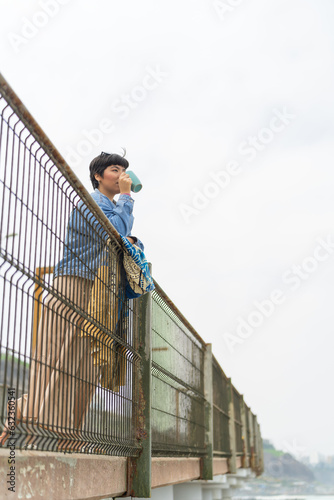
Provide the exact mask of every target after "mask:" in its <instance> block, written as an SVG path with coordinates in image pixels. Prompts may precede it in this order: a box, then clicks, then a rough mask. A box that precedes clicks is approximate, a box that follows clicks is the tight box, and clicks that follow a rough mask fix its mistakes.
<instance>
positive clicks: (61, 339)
mask: <svg viewBox="0 0 334 500" xmlns="http://www.w3.org/2000/svg"><path fill="white" fill-rule="evenodd" d="M128 165H129V163H128V161H127V160H126V159H125V158H124V157H123V156H120V155H117V154H109V153H101V154H100V155H99V156H97V157H96V158H94V159H93V160H92V162H91V164H90V167H89V168H90V179H91V182H92V184H93V187H94V188H95V191H94V192H93V193H92V197H93V199H94V200H95V202H96V203H97V204H98V205H99V207H100V208H101V210H102V211H103V212H104V214H105V215H106V216H107V218H108V219H109V221H110V222H111V224H112V225H113V226H114V228H115V229H116V230H117V231H118V232H119V233H120V234H121V235H122V236H125V237H127V239H128V240H129V241H130V243H135V244H136V245H137V246H139V247H140V248H141V249H143V244H142V243H141V241H140V240H139V239H138V238H136V237H135V236H131V230H132V226H133V220H134V218H133V204H134V200H133V199H132V197H131V192H130V188H131V179H130V177H129V175H128V174H127V173H126V169H127V168H128ZM118 194H119V195H120V196H119V198H118V200H117V202H115V201H114V197H115V195H118ZM106 239H107V235H106V232H105V231H104V230H103V229H102V227H101V225H100V224H99V223H98V221H97V220H96V218H95V217H94V216H93V214H92V213H91V212H90V211H89V210H88V208H87V207H86V206H85V205H84V203H83V202H82V201H81V202H79V203H78V205H77V206H76V208H75V209H74V210H73V211H72V213H71V216H70V219H69V222H68V226H67V235H66V239H65V244H64V255H63V258H62V260H61V261H60V262H59V263H58V264H57V265H56V267H55V269H54V276H53V283H52V289H53V290H52V293H49V294H48V295H47V297H46V299H45V301H44V306H43V311H42V315H41V320H40V324H39V328H38V332H37V339H36V349H35V352H34V355H33V357H32V360H31V366H30V374H29V388H28V390H29V392H28V394H24V395H23V396H22V397H21V398H20V399H18V400H17V401H16V424H17V423H20V422H26V423H34V424H37V425H39V426H41V427H43V428H45V429H48V430H51V431H54V432H57V433H59V434H61V435H67V436H71V435H72V436H73V435H74V436H75V435H76V434H75V433H74V434H73V431H74V430H78V431H79V430H80V429H82V426H83V423H84V417H85V414H86V413H87V410H88V408H89V405H90V403H91V400H92V397H93V395H94V393H95V390H96V386H97V384H98V383H99V380H100V377H101V371H100V367H99V363H95V362H94V359H93V357H92V352H91V346H92V344H91V338H90V337H89V336H87V335H82V328H83V325H84V322H85V319H86V321H87V311H88V314H89V311H91V310H92V305H91V302H92V298H91V296H92V290H93V286H94V280H96V278H97V277H98V273H99V269H101V263H103V262H102V260H103V255H104V253H105V250H104V249H105V242H106ZM116 267H117V266H115V269H116ZM115 269H114V270H113V272H114V274H115V275H116V271H115ZM98 279H100V277H99V278H98ZM115 279H116V278H115ZM115 290H116V288H115ZM116 293H117V292H116ZM101 300H103V297H102V298H101ZM115 303H116V302H115ZM114 309H117V306H116V307H115V308H114ZM118 309H119V308H118ZM114 316H115V318H114V320H113V321H112V322H111V323H110V325H109V326H110V328H112V327H114V326H115V324H116V323H117V321H118V320H119V314H118V311H116V310H114ZM103 349H104V348H103ZM6 424H7V425H5V428H4V430H3V432H2V434H1V436H0V444H2V445H3V444H4V443H5V441H6V440H7V438H8V437H9V434H8V430H9V429H8V421H7V423H6ZM9 427H10V425H9ZM67 444H68V443H67ZM60 449H68V448H67V446H66V443H65V446H62V447H61V448H60ZM72 449H73V450H78V449H79V448H78V447H77V448H75V447H74V448H72Z"/></svg>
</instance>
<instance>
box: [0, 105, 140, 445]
mask: <svg viewBox="0 0 334 500" xmlns="http://www.w3.org/2000/svg"><path fill="white" fill-rule="evenodd" d="M0 117H1V122H0V165H1V174H0V199H1V219H0V237H1V253H0V291H1V294H0V297H1V302H0V316H1V338H0V339H1V357H0V374H1V380H0V387H1V393H0V397H1V399H0V414H1V420H2V424H3V426H5V425H7V428H8V427H9V426H10V425H11V424H13V423H14V422H13V420H12V418H13V417H14V415H15V419H16V421H15V432H16V436H17V442H16V447H18V448H23V447H25V446H29V447H30V448H32V449H42V450H52V451H56V450H59V451H63V450H70V451H84V452H87V453H91V452H93V453H94V452H96V453H106V454H118V455H136V454H137V453H138V444H137V441H136V439H135V433H134V428H133V424H132V419H133V418H134V414H135V407H136V403H135V401H134V400H133V395H132V390H133V380H132V379H133V376H134V374H135V372H136V367H137V363H138V362H139V358H138V355H137V353H136V350H135V346H134V331H135V327H136V317H135V316H136V314H135V311H134V308H133V304H132V303H131V301H129V300H127V299H126V298H125V293H124V290H125V277H124V271H123V267H122V262H121V258H122V249H121V246H120V243H119V242H118V241H117V239H115V238H114V236H113V234H112V233H111V234H108V232H107V231H106V230H105V228H104V225H103V224H102V225H101V223H100V220H99V216H98V214H94V213H92V211H91V210H90V209H89V208H88V207H87V205H86V204H85V196H84V195H83V194H82V193H81V192H78V190H77V189H76V188H75V187H74V186H73V185H72V184H71V182H70V181H69V180H68V178H66V176H64V175H63V172H62V171H61V169H60V168H59V167H58V165H56V164H55V163H54V162H53V161H52V160H51V158H50V157H49V156H48V154H47V153H46V151H45V150H44V149H43V147H42V146H41V145H40V144H39V142H38V141H37V140H36V139H35V138H34V137H33V136H32V134H31V133H30V131H29V130H28V128H27V127H26V126H25V124H24V123H23V122H22V120H21V119H20V117H19V116H18V115H17V114H16V112H15V111H14V110H13V109H12V108H11V106H10V105H9V103H8V102H7V100H6V97H5V96H3V95H1V98H0ZM78 248H80V252H78V251H77V250H78ZM64 258H66V260H64ZM59 261H62V262H63V264H62V265H61V266H60V267H59V270H58V275H57V276H54V268H55V265H56V264H57V263H59ZM7 414H9V417H10V419H9V421H8V422H6V417H7Z"/></svg>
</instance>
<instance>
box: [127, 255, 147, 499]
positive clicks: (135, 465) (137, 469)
mask: <svg viewBox="0 0 334 500" xmlns="http://www.w3.org/2000/svg"><path fill="white" fill-rule="evenodd" d="M149 267H150V271H151V272H152V270H151V264H149ZM135 300H137V301H138V339H137V341H138V354H139V356H140V366H139V369H138V372H137V374H135V378H136V384H135V387H136V390H135V394H134V397H135V398H136V399H135V401H136V402H137V411H136V416H135V420H134V423H135V429H136V438H137V441H138V443H139V444H140V447H141V451H140V453H139V456H138V457H134V458H131V459H130V460H129V469H130V470H129V484H128V494H129V495H130V496H132V497H140V498H150V497H151V460H152V458H151V455H152V454H151V448H152V446H151V443H152V436H151V324H152V297H151V294H150V293H146V294H145V295H144V296H143V297H140V298H139V299H135Z"/></svg>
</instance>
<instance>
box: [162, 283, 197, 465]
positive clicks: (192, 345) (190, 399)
mask: <svg viewBox="0 0 334 500" xmlns="http://www.w3.org/2000/svg"><path fill="white" fill-rule="evenodd" d="M168 302H169V300H168V298H167V297H166V295H165V294H164V292H163V291H162V290H161V288H160V287H157V288H156V290H155V291H154V292H153V307H152V453H153V454H163V455H166V454H173V455H175V454H182V455H185V454H195V455H201V454H205V443H204V434H205V429H204V387H203V380H204V377H203V358H204V343H203V341H202V340H201V339H200V340H199V338H198V335H195V332H193V331H192V330H193V329H192V328H191V327H188V326H187V324H185V321H184V319H183V318H182V315H181V314H180V313H178V311H177V310H176V309H175V307H173V308H172V307H171V306H170V305H169V304H168Z"/></svg>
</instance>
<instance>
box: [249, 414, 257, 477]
mask: <svg viewBox="0 0 334 500" xmlns="http://www.w3.org/2000/svg"><path fill="white" fill-rule="evenodd" d="M248 422H249V430H250V446H251V456H250V466H251V468H252V470H253V471H255V465H256V464H255V445H254V415H253V413H252V412H251V411H249V413H248Z"/></svg>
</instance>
